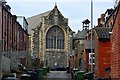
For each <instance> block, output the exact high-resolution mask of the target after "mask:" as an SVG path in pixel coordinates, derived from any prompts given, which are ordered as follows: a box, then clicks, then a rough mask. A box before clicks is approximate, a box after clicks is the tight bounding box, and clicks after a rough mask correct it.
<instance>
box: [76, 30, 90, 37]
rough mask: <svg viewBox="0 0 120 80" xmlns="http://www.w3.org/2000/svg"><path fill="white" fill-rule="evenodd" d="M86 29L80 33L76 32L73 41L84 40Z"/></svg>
mask: <svg viewBox="0 0 120 80" xmlns="http://www.w3.org/2000/svg"><path fill="white" fill-rule="evenodd" d="M87 31H88V29H83V30H82V31H78V32H77V34H76V35H75V39H85V36H86V33H87Z"/></svg>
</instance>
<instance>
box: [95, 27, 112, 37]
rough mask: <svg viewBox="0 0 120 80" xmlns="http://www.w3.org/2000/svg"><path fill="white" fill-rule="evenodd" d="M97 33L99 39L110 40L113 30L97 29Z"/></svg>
mask: <svg viewBox="0 0 120 80" xmlns="http://www.w3.org/2000/svg"><path fill="white" fill-rule="evenodd" d="M95 31H96V33H97V36H98V38H99V39H110V34H109V32H110V31H111V28H107V27H96V28H95Z"/></svg>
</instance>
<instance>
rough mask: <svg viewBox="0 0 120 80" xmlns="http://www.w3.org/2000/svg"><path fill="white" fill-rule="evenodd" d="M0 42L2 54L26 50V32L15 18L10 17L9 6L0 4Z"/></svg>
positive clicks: (13, 16) (4, 3) (3, 3)
mask: <svg viewBox="0 0 120 80" xmlns="http://www.w3.org/2000/svg"><path fill="white" fill-rule="evenodd" d="M0 3H1V4H0V42H1V45H0V46H2V48H1V49H2V52H7V51H26V50H28V38H29V37H28V36H29V35H28V32H27V31H25V30H24V29H23V28H22V27H21V25H20V24H19V22H17V20H16V19H17V16H15V15H12V14H11V12H10V9H11V8H10V6H9V5H6V2H0Z"/></svg>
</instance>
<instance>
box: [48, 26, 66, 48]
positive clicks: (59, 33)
mask: <svg viewBox="0 0 120 80" xmlns="http://www.w3.org/2000/svg"><path fill="white" fill-rule="evenodd" d="M46 48H47V49H64V32H63V30H62V29H61V28H60V27H58V26H57V25H56V26H53V27H52V28H50V29H49V30H48V32H47V34H46Z"/></svg>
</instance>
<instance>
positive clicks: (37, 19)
mask: <svg viewBox="0 0 120 80" xmlns="http://www.w3.org/2000/svg"><path fill="white" fill-rule="evenodd" d="M50 12H51V10H50V11H47V12H44V13H41V14H38V15H35V16H32V17H29V18H27V22H28V24H29V25H28V33H31V29H32V28H35V27H37V25H39V23H40V22H41V17H43V16H47V15H48V14H49V13H50Z"/></svg>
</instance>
